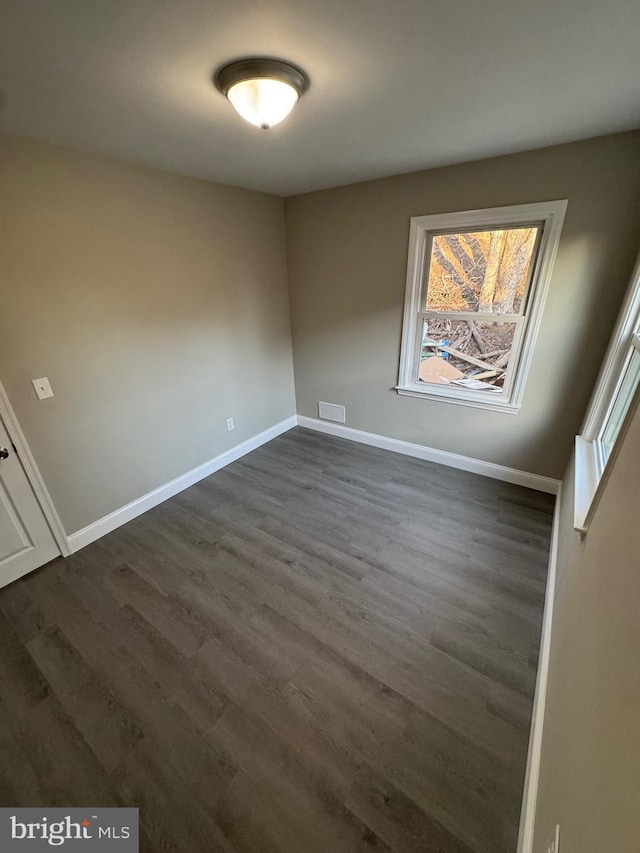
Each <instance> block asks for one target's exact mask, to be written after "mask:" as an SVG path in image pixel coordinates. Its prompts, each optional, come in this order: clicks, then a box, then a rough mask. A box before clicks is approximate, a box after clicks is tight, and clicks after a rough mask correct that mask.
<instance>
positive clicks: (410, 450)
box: [298, 415, 560, 495]
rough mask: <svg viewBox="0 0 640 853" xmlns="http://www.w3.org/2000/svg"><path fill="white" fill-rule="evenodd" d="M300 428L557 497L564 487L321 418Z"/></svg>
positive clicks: (302, 423) (302, 421)
mask: <svg viewBox="0 0 640 853" xmlns="http://www.w3.org/2000/svg"><path fill="white" fill-rule="evenodd" d="M298 426H301V427H306V428H307V429H313V430H316V431H317V432H324V433H327V434H328V435H335V436H338V437H340V438H348V439H349V440H350V441H358V442H360V444H370V445H371V446H372V447H380V448H381V449H382V450H391V451H393V452H394V453H404V455H405V456H415V457H416V458H417V459H426V460H427V461H428V462H437V463H438V464H439V465H448V466H449V467H450V468H460V469H461V470H463V471H471V472H472V473H473V474H482V475H483V476H485V477H492V478H493V479H494V480H503V481H504V482H506V483H515V484H516V485H518V486H526V487H527V488H529V489H536V490H537V491H539V492H547V493H548V494H550V495H557V494H558V491H559V488H560V480H554V479H553V478H552V477H543V476H542V475H541V474H531V473H529V472H528V471H519V470H518V469H517V468H507V467H506V466H504V465H497V464H496V463H495V462H484V461H483V460H482V459H473V458H472V457H471V456H461V455H460V454H459V453H448V452H447V451H446V450H436V449H435V448H433V447H425V446H424V445H422V444H412V443H411V442H409V441H401V440H400V439H398V438H388V437H387V436H386V435H377V434H376V433H373V432H364V431H363V430H359V429H353V428H352V427H346V426H343V425H342V424H335V423H329V422H328V421H321V420H318V419H317V418H308V417H305V416H304V415H298Z"/></svg>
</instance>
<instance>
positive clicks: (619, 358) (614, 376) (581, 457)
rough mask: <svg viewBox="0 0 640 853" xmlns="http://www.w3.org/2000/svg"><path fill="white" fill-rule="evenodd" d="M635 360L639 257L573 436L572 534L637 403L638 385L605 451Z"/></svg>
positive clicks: (589, 509)
mask: <svg viewBox="0 0 640 853" xmlns="http://www.w3.org/2000/svg"><path fill="white" fill-rule="evenodd" d="M634 356H635V357H640V256H639V257H638V260H637V261H636V266H635V268H634V271H633V274H632V277H631V282H630V284H629V288H628V290H627V295H626V298H625V302H624V305H623V307H622V310H621V312H620V315H619V318H618V322H617V324H616V327H615V330H614V333H613V335H612V338H611V342H610V344H609V348H608V350H607V354H606V357H605V360H604V363H603V365H602V369H601V371H600V376H599V377H598V381H597V383H596V387H595V390H594V393H593V396H592V398H591V403H590V406H589V410H588V412H587V416H586V418H585V421H584V423H583V425H582V430H581V433H580V435H578V436H576V462H575V468H576V474H575V504H574V523H573V526H574V529H575V530H576V531H577V532H578V533H579V534H580V536H581V537H583V536H584V535H585V534H586V532H587V529H588V527H589V524H590V523H591V519H592V518H593V515H594V513H595V511H596V508H597V505H598V503H599V500H600V497H601V496H602V493H603V491H604V487H605V485H606V482H607V480H608V478H609V475H610V473H611V469H612V467H613V463H614V460H615V457H616V455H617V453H618V450H619V449H620V445H621V443H622V440H623V438H624V435H625V433H626V431H627V428H628V426H629V423H630V421H631V418H632V416H633V413H634V412H635V410H636V408H637V406H638V405H639V403H640V382H638V383H637V385H636V388H635V392H634V393H632V394H631V395H630V401H629V405H628V406H627V409H626V412H625V414H624V416H623V417H622V419H621V426H620V429H619V431H618V434H617V436H616V439H615V441H614V443H613V446H612V447H611V448H610V449H609V448H607V447H606V446H605V443H604V442H603V441H602V436H603V433H604V431H605V429H606V428H607V425H608V423H609V419H610V418H611V414H612V411H613V408H614V406H615V404H616V401H617V399H618V394H619V393H620V389H621V387H622V385H623V383H624V381H625V378H626V376H627V373H628V371H629V369H630V366H631V363H632V359H633V358H634Z"/></svg>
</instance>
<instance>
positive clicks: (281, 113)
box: [227, 77, 299, 130]
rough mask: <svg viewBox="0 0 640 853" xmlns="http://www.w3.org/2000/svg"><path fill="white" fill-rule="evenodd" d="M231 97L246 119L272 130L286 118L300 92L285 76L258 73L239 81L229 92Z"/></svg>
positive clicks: (228, 96)
mask: <svg viewBox="0 0 640 853" xmlns="http://www.w3.org/2000/svg"><path fill="white" fill-rule="evenodd" d="M227 98H228V99H229V100H230V101H231V103H232V104H233V106H234V108H235V109H236V111H237V112H238V113H239V114H240V115H241V116H242V118H243V119H245V120H246V121H248V122H249V123H250V124H254V125H255V126H256V127H261V128H263V130H268V129H269V128H270V127H273V126H274V125H276V124H280V122H281V121H284V120H285V119H286V117H287V116H288V115H289V113H290V112H291V110H292V109H293V108H294V107H295V105H296V103H297V101H298V98H299V95H298V92H297V91H296V90H295V89H294V87H293V86H292V85H291V84H290V83H286V82H284V81H283V80H274V79H272V78H269V77H255V78H253V79H252V80H241V81H240V82H239V83H235V84H234V85H233V86H231V88H230V89H229V91H228V92H227Z"/></svg>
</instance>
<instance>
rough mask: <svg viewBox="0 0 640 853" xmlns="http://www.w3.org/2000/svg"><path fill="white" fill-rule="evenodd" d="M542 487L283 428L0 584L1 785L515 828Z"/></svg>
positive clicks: (147, 830)
mask: <svg viewBox="0 0 640 853" xmlns="http://www.w3.org/2000/svg"><path fill="white" fill-rule="evenodd" d="M552 506H553V499H552V498H550V497H548V496H546V495H542V494H540V493H537V492H532V491H529V490H527V489H523V488H520V487H517V486H512V485H508V484H505V483H499V482H497V481H494V480H489V479H485V478H483V477H479V476H476V475H473V474H467V473H464V472H462V471H456V470H453V469H449V468H443V467H439V466H437V465H433V464H430V463H426V462H420V461H418V460H415V459H411V458H408V457H403V456H399V455H396V454H392V453H388V452H386V451H381V450H375V449H372V448H370V447H364V446H362V445H357V444H353V443H351V442H347V441H344V440H341V439H335V438H329V437H327V436H322V435H320V434H317V433H313V432H309V431H306V430H301V429H295V430H293V431H291V432H289V433H287V434H286V435H283V436H281V437H280V438H278V439H276V440H275V441H273V442H271V443H270V444H268V445H266V446H264V447H262V448H260V449H259V450H257V451H255V452H254V453H252V454H251V455H249V456H247V457H245V458H244V459H242V460H241V461H239V462H235V463H234V464H233V465H231V466H229V467H228V468H226V469H224V470H223V471H220V472H218V473H217V474H215V475H213V476H212V477H210V478H208V479H207V480H204V481H203V482H201V483H199V484H198V485H196V486H194V487H192V488H191V489H189V490H188V491H186V492H183V493H182V494H180V495H178V496H177V497H175V498H173V499H172V500H170V501H168V502H167V503H165V504H162V505H161V506H159V507H157V508H156V509H154V510H152V511H151V512H149V513H147V514H146V515H144V516H142V517H140V518H138V519H136V520H135V521H133V522H131V523H130V524H128V525H126V526H125V527H122V528H120V529H119V530H117V531H115V532H114V533H112V534H111V535H109V536H107V537H105V538H104V539H102V540H100V541H99V542H97V543H95V544H94V545H92V546H90V547H88V548H86V549H84V550H83V551H81V552H79V553H78V554H76V555H75V556H73V557H72V558H70V559H68V560H58V561H56V562H54V563H52V564H50V565H49V566H47V567H45V568H44V569H41V570H40V571H38V572H36V573H34V574H32V575H30V576H28V577H26V578H24V579H23V580H21V581H18V582H16V583H15V584H13V585H11V586H10V587H7V588H6V589H4V590H1V591H0V642H1V652H0V679H1V694H0V799H1V804H2V805H10V806H19V805H51V806H54V805H61V806H81V805H92V806H107V805H132V806H138V807H139V808H140V818H141V848H140V849H141V850H143V851H160V850H162V851H168V850H174V851H180V853H183V851H184V853H197V851H206V853H216V851H236V853H245V851H256V853H276V851H278V853H343V852H344V853H347V851H369V850H376V851H396V853H417V851H428V853H471V851H473V853H500V852H501V851H504V853H513V851H514V850H515V844H516V834H517V823H518V816H519V810H520V800H521V794H522V785H523V775H524V769H525V762H526V751H527V740H528V729H529V721H530V714H531V706H532V697H533V690H534V681H535V674H536V664H537V650H538V643H539V635H540V625H541V615H542V605H543V596H544V590H545V579H546V570H547V557H548V549H549V535H550V526H551V511H552Z"/></svg>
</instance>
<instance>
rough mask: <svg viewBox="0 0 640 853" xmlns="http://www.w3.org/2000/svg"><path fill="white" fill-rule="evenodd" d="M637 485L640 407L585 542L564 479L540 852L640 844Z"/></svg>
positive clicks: (616, 850)
mask: <svg viewBox="0 0 640 853" xmlns="http://www.w3.org/2000/svg"><path fill="white" fill-rule="evenodd" d="M639 483H640V410H638V411H637V413H636V415H635V417H634V419H633V422H632V425H631V428H630V430H629V433H628V435H627V437H626V439H625V441H624V443H623V445H622V449H621V451H620V455H619V456H618V458H617V459H616V462H615V467H614V469H613V473H612V476H611V479H610V480H609V482H608V483H607V485H606V488H605V492H604V495H603V498H602V500H601V502H600V504H599V505H598V509H597V511H596V514H595V517H594V520H593V523H592V525H591V527H590V529H589V531H588V533H587V536H586V539H585V540H584V542H583V543H580V542H579V540H578V537H577V534H575V533H574V532H573V531H572V529H571V528H572V523H573V489H572V484H573V470H572V468H571V467H570V468H569V470H568V471H567V476H566V478H565V488H564V490H563V491H564V499H563V506H562V511H561V516H560V540H559V553H558V575H557V581H556V600H555V607H554V614H553V628H552V640H551V660H550V671H549V682H548V692H547V705H546V713H545V721H544V730H543V731H544V733H543V743H542V765H541V776H540V787H539V791H538V808H537V814H536V832H535V843H534V848H533V849H534V851H538V850H543V849H544V846H543V845H544V843H545V842H546V840H547V837H548V836H549V834H550V833H551V832H552V829H553V827H554V826H555V824H556V823H559V824H560V848H561V850H562V853H637V851H638V849H639V848H640V808H638V803H639V802H640V775H639V768H640V669H639V664H640V524H639V523H638V506H639V499H640V486H639Z"/></svg>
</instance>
